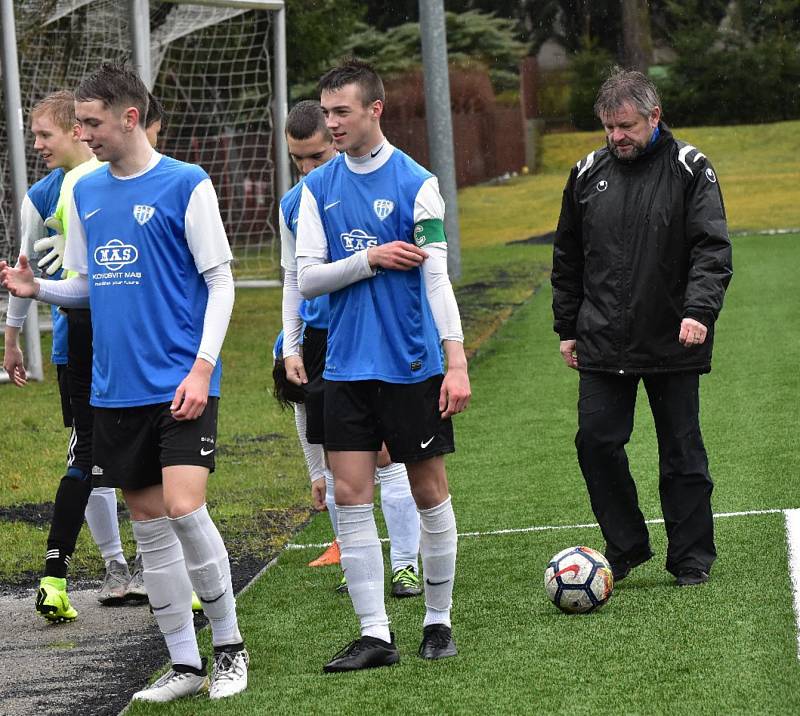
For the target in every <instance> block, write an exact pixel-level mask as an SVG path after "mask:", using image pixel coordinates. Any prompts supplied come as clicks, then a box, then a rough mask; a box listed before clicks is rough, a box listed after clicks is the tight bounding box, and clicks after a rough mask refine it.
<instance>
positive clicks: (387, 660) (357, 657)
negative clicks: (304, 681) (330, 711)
mask: <svg viewBox="0 0 800 716" xmlns="http://www.w3.org/2000/svg"><path fill="white" fill-rule="evenodd" d="M398 661H400V653H399V652H398V651H397V646H396V645H395V643H394V634H392V641H391V642H388V641H384V640H383V639H377V638H375V637H373V636H362V637H361V638H360V639H356V640H355V641H351V642H350V643H349V644H348V645H347V646H346V647H345V648H344V649H342V650H341V651H340V652H338V653H337V654H336V655H335V656H334V657H333V659H331V660H330V661H329V662H328V663H327V664H325V666H323V667H322V670H323V671H324V672H325V673H326V674H335V673H337V672H340V671H357V670H359V669H374V668H376V667H378V666H391V665H392V664H396V663H397V662H398Z"/></svg>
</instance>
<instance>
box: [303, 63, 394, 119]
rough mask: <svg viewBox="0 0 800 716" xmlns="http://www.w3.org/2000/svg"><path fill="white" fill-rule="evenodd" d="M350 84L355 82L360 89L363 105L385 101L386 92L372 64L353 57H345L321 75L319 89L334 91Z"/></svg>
mask: <svg viewBox="0 0 800 716" xmlns="http://www.w3.org/2000/svg"><path fill="white" fill-rule="evenodd" d="M350 84H356V85H358V86H359V88H360V89H361V103H362V104H363V105H364V106H365V107H366V106H367V105H370V104H372V103H373V102H375V101H377V100H380V101H381V102H384V103H385V102H386V92H385V91H384V89H383V81H382V80H381V78H380V75H379V74H378V73H377V72H376V71H375V70H374V68H373V67H372V65H370V64H368V63H366V62H363V61H362V60H357V59H356V58H355V57H346V58H345V59H344V60H342V62H341V63H340V64H339V65H338V66H336V67H334V68H333V69H330V70H328V71H327V72H326V73H325V74H324V75H322V77H320V80H319V91H320V93H322V92H325V91H328V92H335V91H336V90H340V89H342V87H344V86H345V85H350Z"/></svg>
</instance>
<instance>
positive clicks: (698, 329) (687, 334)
mask: <svg viewBox="0 0 800 716" xmlns="http://www.w3.org/2000/svg"><path fill="white" fill-rule="evenodd" d="M707 335H708V328H706V327H705V326H704V325H703V324H702V323H700V321H695V320H694V318H684V319H683V320H682V321H681V330H680V333H679V334H678V342H679V343H680V344H681V345H682V346H686V347H687V348H689V347H691V346H701V345H703V343H705V340H706V336H707Z"/></svg>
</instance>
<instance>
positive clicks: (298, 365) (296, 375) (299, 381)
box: [283, 355, 308, 385]
mask: <svg viewBox="0 0 800 716" xmlns="http://www.w3.org/2000/svg"><path fill="white" fill-rule="evenodd" d="M283 367H284V368H285V369H286V380H288V381H289V382H290V383H294V384H295V385H303V384H305V383H308V376H307V375H306V367H305V366H304V365H303V358H302V357H301V356H299V355H293V356H286V358H284V359H283Z"/></svg>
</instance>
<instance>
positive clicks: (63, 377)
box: [56, 364, 72, 428]
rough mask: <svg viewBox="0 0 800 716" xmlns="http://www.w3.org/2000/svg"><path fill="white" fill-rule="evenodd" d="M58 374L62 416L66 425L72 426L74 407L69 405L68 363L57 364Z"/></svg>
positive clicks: (67, 426)
mask: <svg viewBox="0 0 800 716" xmlns="http://www.w3.org/2000/svg"><path fill="white" fill-rule="evenodd" d="M56 375H57V376H58V393H59V395H60V396H61V417H62V419H63V420H64V427H65V428H71V427H72V409H71V408H70V405H69V382H68V378H67V366H66V364H56Z"/></svg>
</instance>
